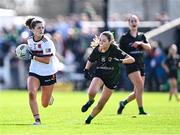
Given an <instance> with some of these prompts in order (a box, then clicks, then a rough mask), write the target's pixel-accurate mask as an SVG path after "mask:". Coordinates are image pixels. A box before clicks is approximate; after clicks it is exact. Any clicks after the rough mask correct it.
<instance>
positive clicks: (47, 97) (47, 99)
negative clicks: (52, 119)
mask: <svg viewBox="0 0 180 135" xmlns="http://www.w3.org/2000/svg"><path fill="white" fill-rule="evenodd" d="M41 88H42V95H41V103H42V106H43V107H47V106H48V105H49V104H52V103H51V102H53V101H51V100H54V99H53V97H52V92H53V88H54V84H52V85H48V86H42V87H41Z"/></svg>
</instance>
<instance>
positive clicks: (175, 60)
mask: <svg viewBox="0 0 180 135" xmlns="http://www.w3.org/2000/svg"><path fill="white" fill-rule="evenodd" d="M162 65H163V68H164V69H165V71H166V73H167V74H168V78H169V79H168V80H169V85H170V90H169V101H171V99H172V95H175V98H176V100H177V101H178V102H179V101H180V98H179V97H178V89H177V86H178V85H177V83H178V82H177V79H178V68H179V67H180V56H179V55H178V54H177V46H176V45H175V44H172V45H171V46H170V48H169V50H168V56H167V58H166V59H165V61H164V62H163V64H162Z"/></svg>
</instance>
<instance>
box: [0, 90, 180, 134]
mask: <svg viewBox="0 0 180 135" xmlns="http://www.w3.org/2000/svg"><path fill="white" fill-rule="evenodd" d="M40 94H41V93H38V103H39V110H40V114H41V120H42V125H40V126H33V125H32V123H33V117H32V114H31V111H30V108H29V105H28V94H27V92H26V91H0V135H38V134H40V135H80V134H83V135H104V134H105V135H109V134H110V135H179V134H180V103H177V102H176V101H175V99H173V101H171V102H168V100H167V99H168V93H144V105H145V110H146V111H147V112H148V113H149V114H150V115H149V116H138V115H137V117H136V118H132V116H133V115H136V114H137V113H138V109H137V105H136V102H132V103H130V104H128V106H127V107H126V108H125V110H124V113H123V115H116V111H117V107H118V102H119V100H120V99H123V98H125V97H126V96H127V95H128V94H129V93H125V92H116V93H113V95H112V96H111V98H110V100H109V102H108V103H107V104H106V106H105V108H104V109H103V110H102V112H101V113H100V114H99V115H98V116H97V117H96V118H95V119H93V121H92V123H91V124H90V125H85V124H84V121H85V119H86V117H87V116H88V115H89V114H90V112H91V110H92V108H93V107H91V108H90V109H89V110H88V111H87V112H86V113H81V111H80V109H81V106H82V104H84V103H85V102H86V100H87V94H86V93H85V92H57V91H56V92H54V97H55V102H54V104H53V106H50V107H48V108H46V109H44V108H42V107H41V104H40V96H41V95H40ZM99 96H100V94H98V95H97V97H96V102H95V103H94V104H93V106H94V105H95V104H96V103H97V101H98V98H99Z"/></svg>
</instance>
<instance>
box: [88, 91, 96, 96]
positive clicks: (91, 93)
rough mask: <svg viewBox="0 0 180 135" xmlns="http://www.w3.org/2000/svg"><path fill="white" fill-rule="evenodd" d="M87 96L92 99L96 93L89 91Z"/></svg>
mask: <svg viewBox="0 0 180 135" xmlns="http://www.w3.org/2000/svg"><path fill="white" fill-rule="evenodd" d="M88 95H89V96H90V97H94V96H95V95H96V92H94V91H91V92H89V93H88Z"/></svg>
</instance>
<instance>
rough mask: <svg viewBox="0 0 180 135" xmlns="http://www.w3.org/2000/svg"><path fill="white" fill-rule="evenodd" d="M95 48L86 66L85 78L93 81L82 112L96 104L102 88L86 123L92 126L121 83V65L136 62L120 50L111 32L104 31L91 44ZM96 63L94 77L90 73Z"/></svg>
mask: <svg viewBox="0 0 180 135" xmlns="http://www.w3.org/2000/svg"><path fill="white" fill-rule="evenodd" d="M91 44H92V45H93V46H95V48H94V49H93V51H92V53H91V54H90V56H89V57H88V60H87V63H86V66H85V70H84V71H85V78H87V79H92V81H91V83H90V86H89V88H88V96H89V98H88V101H87V102H86V103H85V104H84V105H83V106H82V108H81V111H82V112H86V111H87V110H88V108H89V107H90V106H91V105H92V104H93V103H94V98H95V96H96V94H97V92H98V90H99V89H100V88H101V87H102V95H101V97H100V99H99V101H98V103H97V105H96V106H95V107H94V108H93V110H92V112H91V114H90V115H89V116H88V118H87V119H86V121H85V123H86V124H90V123H91V120H92V119H93V118H94V117H95V116H96V115H98V114H99V113H100V112H101V110H102V109H103V107H104V105H105V104H106V102H107V101H108V99H109V98H110V96H111V94H112V92H113V90H114V89H116V88H117V85H118V82H119V76H120V75H119V70H120V67H119V64H120V63H123V64H130V63H133V62H134V61H135V60H134V58H133V57H131V56H130V55H128V54H127V53H125V52H123V51H122V50H120V49H119V48H118V46H117V45H116V43H115V41H114V36H113V34H112V33H111V32H110V31H104V32H102V33H101V34H100V36H99V37H96V38H95V39H94V42H92V43H91ZM94 63H96V68H95V69H94V70H95V73H94V76H92V75H91V74H90V72H89V70H90V68H91V67H92V65H93V64H94Z"/></svg>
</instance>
